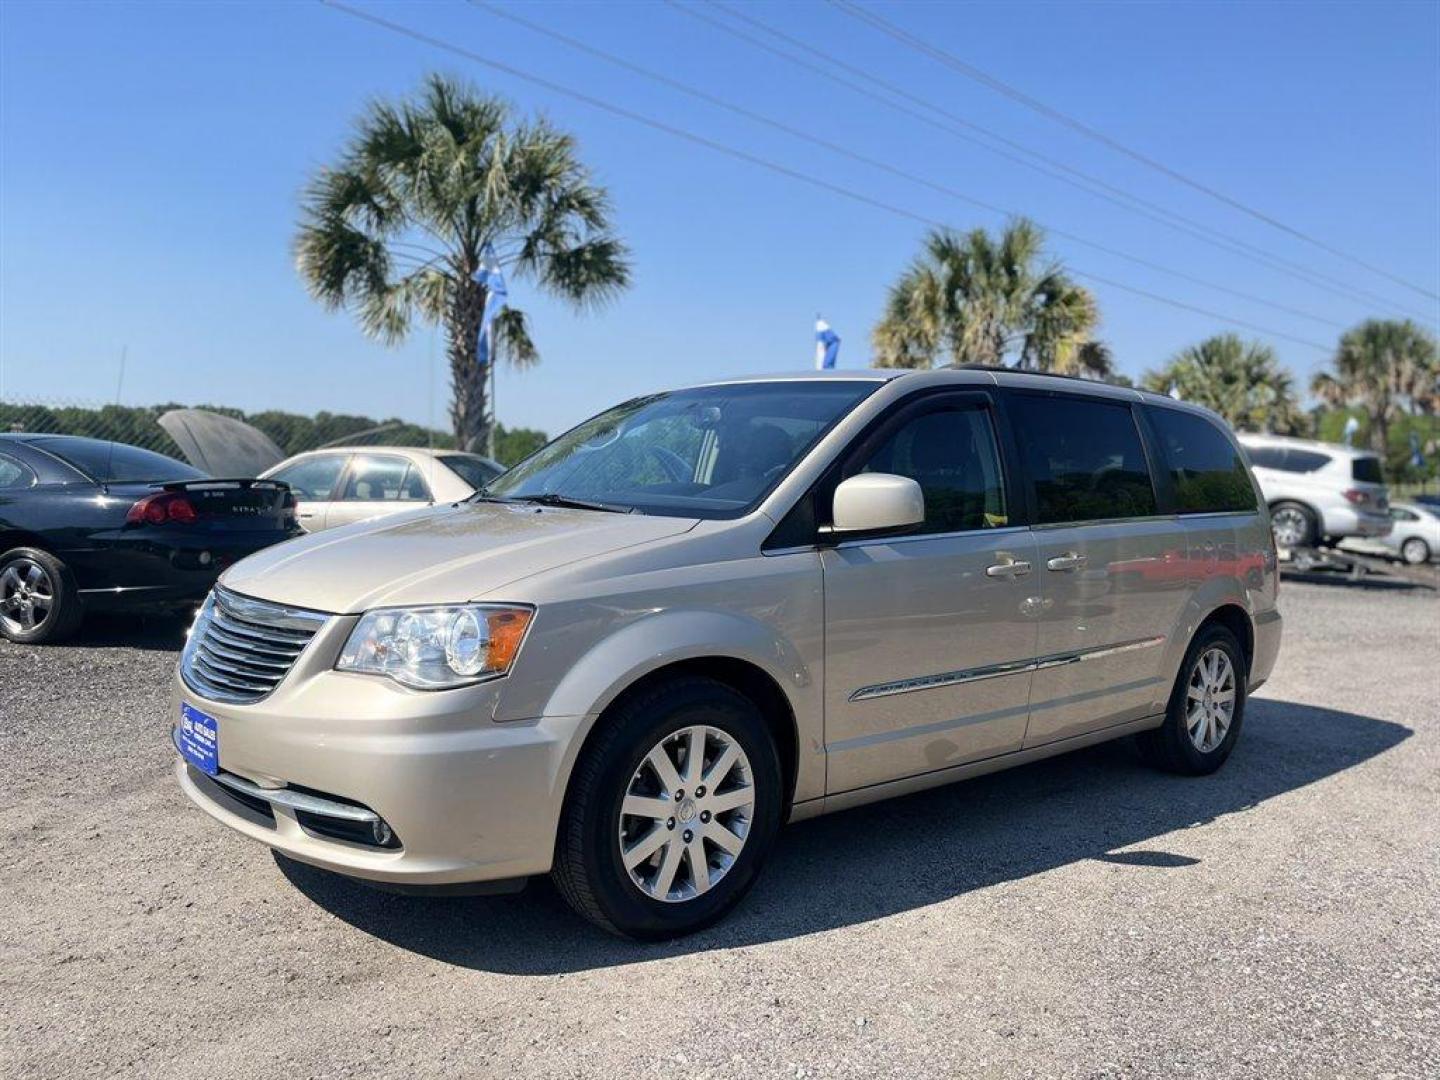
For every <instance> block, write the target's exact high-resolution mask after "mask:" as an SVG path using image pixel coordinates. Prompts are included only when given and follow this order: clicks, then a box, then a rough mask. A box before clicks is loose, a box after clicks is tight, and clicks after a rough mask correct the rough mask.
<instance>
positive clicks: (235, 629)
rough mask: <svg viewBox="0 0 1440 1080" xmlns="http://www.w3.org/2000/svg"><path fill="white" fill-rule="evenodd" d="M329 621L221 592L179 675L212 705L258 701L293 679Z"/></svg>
mask: <svg viewBox="0 0 1440 1080" xmlns="http://www.w3.org/2000/svg"><path fill="white" fill-rule="evenodd" d="M241 612H243V615H242V614H240V613H241ZM328 618H329V616H327V615H324V614H322V613H320V612H317V611H306V610H303V609H298V608H290V607H285V606H284V605H282V604H272V603H270V602H268V601H265V600H256V599H255V598H253V597H249V596H240V595H238V594H235V593H230V592H228V591H226V590H224V589H221V588H219V587H218V586H217V587H216V589H215V590H214V592H212V593H211V594H210V598H209V599H207V600H206V601H205V607H204V608H203V609H202V610H201V613H200V617H199V619H197V620H196V623H195V628H194V630H192V631H191V635H190V640H189V641H188V642H187V643H186V645H185V652H184V653H183V654H182V655H181V658H180V673H181V675H182V677H183V678H184V679H185V682H186V683H187V684H188V685H189V686H190V688H191V689H192V690H194V691H196V692H197V693H199V694H201V695H202V696H204V697H207V698H210V699H212V700H215V701H227V702H234V703H237V704H246V703H249V702H254V701H259V700H260V699H261V698H263V697H265V696H266V695H267V694H269V693H270V692H271V691H273V690H274V689H275V687H277V686H279V685H280V682H281V681H282V680H283V679H284V678H285V676H286V675H288V674H289V673H290V669H291V668H292V667H294V665H295V661H296V660H298V659H299V658H300V655H301V654H302V653H303V652H304V651H305V649H306V647H307V646H308V645H309V644H310V641H311V640H312V639H313V638H314V637H315V635H316V633H318V632H319V630H320V628H321V627H323V626H324V625H325V623H326V621H327V619H328Z"/></svg>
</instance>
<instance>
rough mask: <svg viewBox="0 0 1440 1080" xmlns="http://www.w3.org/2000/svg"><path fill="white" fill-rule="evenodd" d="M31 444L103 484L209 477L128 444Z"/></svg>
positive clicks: (71, 440)
mask: <svg viewBox="0 0 1440 1080" xmlns="http://www.w3.org/2000/svg"><path fill="white" fill-rule="evenodd" d="M30 445H31V446H37V447H39V448H40V449H41V450H44V451H45V452H46V453H47V454H54V455H55V456H56V457H57V458H59V459H60V460H61V461H64V462H67V463H68V464H70V465H73V466H75V468H77V469H79V470H80V471H81V472H82V473H84V474H85V475H86V476H88V477H89V478H90V479H91V480H95V481H97V482H99V483H102V484H103V483H110V484H120V483H126V482H130V481H136V480H146V481H150V482H152V483H153V482H156V481H160V480H203V479H204V478H205V474H204V473H203V472H201V471H200V470H199V469H196V468H194V467H192V466H190V465H186V464H185V463H184V462H183V461H176V460H175V459H174V458H172V457H166V456H165V455H164V454H157V453H155V451H153V450H142V449H140V447H138V446H126V445H125V444H124V443H111V442H105V441H104V440H102V439H77V438H68V439H67V438H60V437H57V438H49V439H34V440H32V441H31V443H30Z"/></svg>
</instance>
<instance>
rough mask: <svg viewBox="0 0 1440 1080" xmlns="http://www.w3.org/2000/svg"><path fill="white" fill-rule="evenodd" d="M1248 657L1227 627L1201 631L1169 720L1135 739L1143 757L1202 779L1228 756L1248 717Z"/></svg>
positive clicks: (1185, 665)
mask: <svg viewBox="0 0 1440 1080" xmlns="http://www.w3.org/2000/svg"><path fill="white" fill-rule="evenodd" d="M1245 697H1246V693H1245V659H1244V656H1243V654H1242V653H1241V651H1240V643H1239V642H1238V641H1236V640H1235V635H1234V634H1232V633H1231V632H1230V631H1229V630H1227V629H1226V628H1225V627H1223V626H1220V625H1218V624H1213V623H1212V624H1211V625H1209V626H1206V627H1203V628H1202V629H1201V631H1200V632H1199V633H1198V634H1196V635H1195V640H1194V641H1192V642H1191V643H1190V648H1189V650H1188V651H1187V652H1186V653H1185V660H1184V662H1183V663H1181V665H1180V672H1179V674H1178V675H1177V676H1176V678H1175V687H1174V689H1173V690H1172V691H1171V693H1170V703H1169V706H1168V707H1167V709H1166V711H1165V722H1164V723H1163V724H1161V725H1160V727H1158V728H1156V729H1155V730H1154V731H1146V732H1142V733H1141V734H1140V735H1139V736H1138V737H1137V740H1136V741H1137V742H1138V743H1139V746H1140V751H1141V753H1142V754H1143V755H1144V756H1145V759H1146V760H1147V761H1149V762H1150V763H1151V764H1152V765H1155V766H1156V767H1157V768H1161V769H1165V770H1166V771H1168V772H1176V773H1184V774H1187V775H1190V776H1202V775H1204V774H1206V773H1212V772H1214V771H1215V770H1216V769H1218V768H1219V767H1220V766H1221V765H1223V764H1225V759H1226V758H1228V757H1229V756H1230V751H1231V750H1233V749H1234V747H1235V740H1236V739H1238V738H1239V737H1240V725H1241V722H1242V721H1243V720H1244V719H1245Z"/></svg>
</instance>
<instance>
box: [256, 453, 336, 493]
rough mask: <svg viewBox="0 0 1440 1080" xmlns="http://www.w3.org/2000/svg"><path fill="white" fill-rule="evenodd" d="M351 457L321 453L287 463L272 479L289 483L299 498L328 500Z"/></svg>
mask: <svg viewBox="0 0 1440 1080" xmlns="http://www.w3.org/2000/svg"><path fill="white" fill-rule="evenodd" d="M348 460H349V457H348V456H347V455H345V454H321V455H320V456H318V457H312V458H306V459H305V460H303V461H297V462H295V464H294V465H287V466H285V468H283V469H281V470H280V471H279V472H277V473H275V474H273V475H272V476H271V477H270V479H272V480H279V481H280V482H281V483H285V484H289V485H290V490H291V491H293V492H294V493H295V497H296V498H297V499H309V500H312V501H313V500H317V499H318V500H321V501H323V500H326V499H328V498H330V495H331V493H332V492H334V490H335V481H337V480H339V479H340V470H341V469H343V468H344V467H345V462H346V461H348Z"/></svg>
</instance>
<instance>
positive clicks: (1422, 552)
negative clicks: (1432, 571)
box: [1400, 536, 1430, 566]
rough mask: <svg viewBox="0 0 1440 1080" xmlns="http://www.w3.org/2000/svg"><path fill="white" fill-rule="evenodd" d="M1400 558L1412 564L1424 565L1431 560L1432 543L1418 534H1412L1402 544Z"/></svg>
mask: <svg viewBox="0 0 1440 1080" xmlns="http://www.w3.org/2000/svg"><path fill="white" fill-rule="evenodd" d="M1400 558H1402V559H1404V560H1405V561H1406V562H1407V563H1409V564H1410V565H1411V566H1422V565H1424V564H1425V563H1427V562H1429V561H1430V545H1429V544H1427V543H1425V541H1424V540H1421V539H1420V537H1418V536H1412V537H1411V538H1410V539H1409V540H1406V541H1405V543H1403V544H1401V545H1400Z"/></svg>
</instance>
